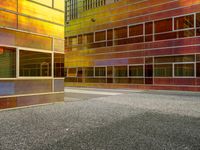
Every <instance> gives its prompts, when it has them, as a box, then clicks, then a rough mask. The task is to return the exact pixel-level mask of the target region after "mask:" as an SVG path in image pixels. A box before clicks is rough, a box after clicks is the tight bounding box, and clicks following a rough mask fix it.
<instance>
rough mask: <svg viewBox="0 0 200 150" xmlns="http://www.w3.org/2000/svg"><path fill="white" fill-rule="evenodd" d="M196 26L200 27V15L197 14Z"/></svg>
mask: <svg viewBox="0 0 200 150" xmlns="http://www.w3.org/2000/svg"><path fill="white" fill-rule="evenodd" d="M196 25H197V27H200V13H197V14H196Z"/></svg>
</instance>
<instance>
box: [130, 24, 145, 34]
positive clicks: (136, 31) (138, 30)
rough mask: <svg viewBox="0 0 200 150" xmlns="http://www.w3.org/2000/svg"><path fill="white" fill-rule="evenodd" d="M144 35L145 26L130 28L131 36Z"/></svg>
mask: <svg viewBox="0 0 200 150" xmlns="http://www.w3.org/2000/svg"><path fill="white" fill-rule="evenodd" d="M138 35H143V24H139V25H134V26H130V27H129V36H138Z"/></svg>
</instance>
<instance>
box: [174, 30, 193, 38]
mask: <svg viewBox="0 0 200 150" xmlns="http://www.w3.org/2000/svg"><path fill="white" fill-rule="evenodd" d="M194 32H195V30H194V29H192V30H185V31H178V32H177V37H178V38H183V37H191V36H194Z"/></svg>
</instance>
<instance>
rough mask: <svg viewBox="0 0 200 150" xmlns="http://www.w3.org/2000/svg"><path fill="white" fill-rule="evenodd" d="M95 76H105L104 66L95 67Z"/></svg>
mask: <svg viewBox="0 0 200 150" xmlns="http://www.w3.org/2000/svg"><path fill="white" fill-rule="evenodd" d="M95 76H97V77H99V76H106V68H105V67H96V68H95Z"/></svg>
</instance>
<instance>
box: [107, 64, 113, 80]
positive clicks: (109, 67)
mask: <svg viewBox="0 0 200 150" xmlns="http://www.w3.org/2000/svg"><path fill="white" fill-rule="evenodd" d="M107 76H108V77H112V76H113V67H112V66H108V67H107Z"/></svg>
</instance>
